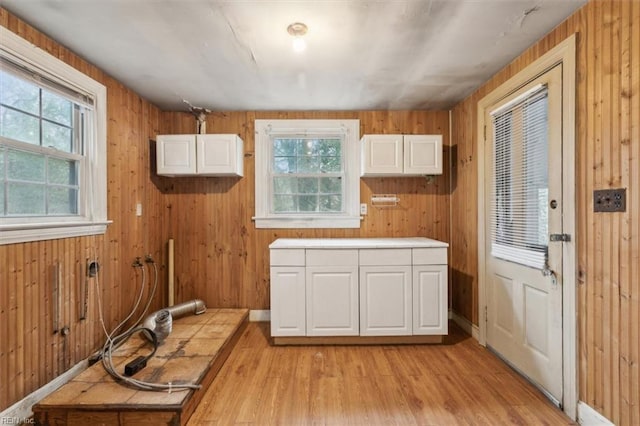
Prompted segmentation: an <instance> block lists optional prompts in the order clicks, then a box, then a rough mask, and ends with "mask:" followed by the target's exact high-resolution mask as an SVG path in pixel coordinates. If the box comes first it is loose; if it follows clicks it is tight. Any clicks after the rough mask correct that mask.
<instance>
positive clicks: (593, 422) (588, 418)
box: [578, 401, 614, 426]
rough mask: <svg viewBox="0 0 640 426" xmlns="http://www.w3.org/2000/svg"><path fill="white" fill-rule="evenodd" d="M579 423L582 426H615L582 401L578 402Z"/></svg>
mask: <svg viewBox="0 0 640 426" xmlns="http://www.w3.org/2000/svg"><path fill="white" fill-rule="evenodd" d="M578 423H579V424H581V425H582V426H603V425H608V426H614V424H613V423H611V421H610V420H609V419H607V418H606V417H605V416H603V415H602V414H600V413H598V412H597V411H596V410H594V409H593V408H591V407H590V406H589V405H588V404H586V403H584V402H582V401H578Z"/></svg>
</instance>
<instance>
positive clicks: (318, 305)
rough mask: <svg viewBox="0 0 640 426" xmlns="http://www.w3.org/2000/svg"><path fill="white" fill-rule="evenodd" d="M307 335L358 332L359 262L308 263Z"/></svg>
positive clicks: (340, 334)
mask: <svg viewBox="0 0 640 426" xmlns="http://www.w3.org/2000/svg"><path fill="white" fill-rule="evenodd" d="M306 270H307V274H306V292H307V296H306V297H307V304H306V308H307V336H357V335H358V334H359V332H360V327H359V317H358V267H357V266H307V268H306Z"/></svg>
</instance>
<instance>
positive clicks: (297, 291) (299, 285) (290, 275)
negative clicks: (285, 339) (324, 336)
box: [270, 266, 307, 336]
mask: <svg viewBox="0 0 640 426" xmlns="http://www.w3.org/2000/svg"><path fill="white" fill-rule="evenodd" d="M270 273H271V335H272V336H304V335H305V333H306V332H307V329H306V308H305V304H306V299H305V267H304V266H272V267H271V270H270Z"/></svg>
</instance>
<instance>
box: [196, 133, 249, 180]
mask: <svg viewBox="0 0 640 426" xmlns="http://www.w3.org/2000/svg"><path fill="white" fill-rule="evenodd" d="M243 156H244V151H243V143H242V139H240V137H238V135H234V134H209V135H197V158H198V166H197V173H198V174H200V175H212V176H242V174H243Z"/></svg>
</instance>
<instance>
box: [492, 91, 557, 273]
mask: <svg viewBox="0 0 640 426" xmlns="http://www.w3.org/2000/svg"><path fill="white" fill-rule="evenodd" d="M547 111H548V91H547V87H546V86H544V85H540V86H537V87H535V88H533V89H532V90H530V91H528V92H526V93H525V94H524V95H523V96H519V97H517V98H516V99H514V100H512V101H510V102H508V103H506V104H504V105H502V106H500V107H499V108H498V109H496V110H494V111H493V112H492V113H491V116H492V123H493V129H494V164H495V174H494V176H495V179H494V191H493V197H492V210H491V242H492V245H491V255H492V256H494V257H497V258H501V259H504V260H507V261H511V262H515V263H519V264H522V265H526V266H530V267H533V268H538V269H542V268H544V266H545V263H546V258H547V242H548V215H547V212H548V210H547V206H548V198H549V197H548V194H549V182H548V175H549V173H548V120H547V118H548V117H547Z"/></svg>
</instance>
